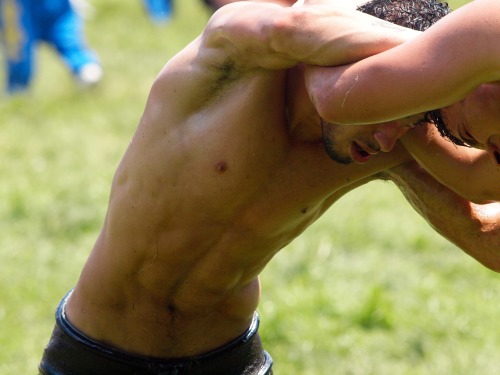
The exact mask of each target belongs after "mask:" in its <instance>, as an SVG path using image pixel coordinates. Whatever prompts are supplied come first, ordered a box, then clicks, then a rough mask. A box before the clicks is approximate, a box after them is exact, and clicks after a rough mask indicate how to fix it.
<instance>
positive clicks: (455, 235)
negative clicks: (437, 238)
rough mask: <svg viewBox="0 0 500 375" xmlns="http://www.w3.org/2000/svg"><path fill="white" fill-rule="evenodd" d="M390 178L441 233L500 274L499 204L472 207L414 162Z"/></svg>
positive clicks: (401, 168) (396, 168)
mask: <svg viewBox="0 0 500 375" xmlns="http://www.w3.org/2000/svg"><path fill="white" fill-rule="evenodd" d="M388 175H389V178H390V179H391V180H392V181H394V182H395V183H396V185H397V186H398V187H399V189H400V190H401V191H402V192H403V194H404V196H405V197H406V199H407V200H408V202H410V204H411V205H412V206H413V207H414V208H415V210H416V211H417V212H418V213H419V214H420V215H421V216H422V217H423V218H424V219H425V220H426V221H427V222H428V223H429V224H430V225H431V226H432V227H433V228H434V229H435V230H436V231H437V232H438V233H440V234H441V235H442V236H444V237H445V238H447V239H448V240H449V241H451V242H452V243H454V244H455V245H457V246H458V247H460V248H461V249H462V250H463V251H464V252H466V253H467V254H469V255H470V256H472V257H473V258H475V259H476V260H477V261H479V262H480V263H481V264H483V265H484V266H486V267H488V268H490V269H491V270H493V271H496V272H500V202H492V203H489V204H484V205H478V204H474V203H471V202H469V201H468V200H466V199H465V198H463V197H461V196H460V195H458V194H456V193H455V192H453V191H452V190H450V189H448V188H447V187H446V186H444V185H442V184H440V183H439V182H438V181H437V180H435V179H434V178H433V177H432V176H431V175H430V174H428V173H427V172H426V171H425V170H424V169H423V168H422V167H421V166H419V165H418V163H416V162H414V161H413V162H409V163H406V164H403V165H401V166H398V167H395V168H393V169H391V170H390V171H388Z"/></svg>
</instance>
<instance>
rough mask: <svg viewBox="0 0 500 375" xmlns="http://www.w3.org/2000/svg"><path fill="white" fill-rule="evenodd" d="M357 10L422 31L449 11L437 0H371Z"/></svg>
mask: <svg viewBox="0 0 500 375" xmlns="http://www.w3.org/2000/svg"><path fill="white" fill-rule="evenodd" d="M358 10H359V11H361V12H363V13H367V14H369V15H372V16H374V17H377V18H381V19H383V20H385V21H389V22H391V23H394V24H396V25H399V26H403V27H407V28H410V29H413V30H418V31H424V30H426V29H428V28H429V27H430V26H431V25H433V24H434V23H436V22H437V21H438V20H440V19H441V18H443V17H444V16H446V15H447V14H448V13H450V12H451V9H450V7H449V6H448V3H445V2H443V3H441V2H439V1H437V0H372V1H370V2H368V3H366V4H363V5H361V6H359V7H358Z"/></svg>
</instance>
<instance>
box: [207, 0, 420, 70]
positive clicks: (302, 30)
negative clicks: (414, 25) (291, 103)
mask: <svg viewBox="0 0 500 375" xmlns="http://www.w3.org/2000/svg"><path fill="white" fill-rule="evenodd" d="M413 36H415V32H414V31H411V30H407V29H405V28H402V27H398V26H395V25H393V24H391V23H389V22H385V21H382V20H379V19H377V18H375V17H371V16H369V15H366V14H363V13H360V12H357V11H356V10H354V9H348V8H347V7H345V6H336V7H335V6H332V5H330V4H320V5H317V4H312V5H303V6H293V7H282V6H279V5H276V4H272V3H260V2H259V3H252V2H236V3H232V4H229V5H226V6H225V7H223V8H221V9H219V10H218V11H217V12H216V13H215V14H214V15H213V16H212V18H211V19H210V21H209V23H208V24H207V27H206V29H205V31H204V33H203V36H202V40H203V41H204V45H205V46H206V47H209V48H214V49H218V50H226V53H227V54H229V55H230V56H233V57H234V59H237V60H238V62H240V61H243V62H244V63H245V64H246V66H247V67H252V66H254V67H261V68H265V69H286V68H288V67H291V66H293V65H295V64H297V63H299V62H303V63H308V64H314V65H323V66H326V65H338V64H345V63H349V62H353V61H357V60H359V59H361V58H364V57H366V56H370V55H373V54H375V53H378V52H381V51H383V50H386V49H388V48H391V47H393V46H395V45H398V44H401V43H402V42H404V41H406V40H408V39H409V38H411V37H413Z"/></svg>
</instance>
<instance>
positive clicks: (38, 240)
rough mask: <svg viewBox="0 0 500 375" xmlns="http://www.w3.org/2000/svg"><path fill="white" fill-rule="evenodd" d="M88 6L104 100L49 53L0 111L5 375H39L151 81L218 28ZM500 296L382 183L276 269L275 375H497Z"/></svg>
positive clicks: (183, 5) (298, 244)
mask: <svg viewBox="0 0 500 375" xmlns="http://www.w3.org/2000/svg"><path fill="white" fill-rule="evenodd" d="M92 3H93V4H94V5H95V6H96V10H97V13H96V15H95V16H94V17H93V18H92V19H90V20H89V21H88V22H87V34H88V37H89V40H90V42H91V44H92V46H93V47H94V48H96V49H97V50H98V51H99V54H100V55H101V58H102V61H103V64H104V68H105V74H106V77H105V81H104V82H103V84H102V86H100V87H98V88H97V89H95V90H92V91H90V92H82V91H80V90H78V89H77V88H76V87H75V85H74V83H73V82H72V80H71V79H70V77H69V76H68V74H67V72H66V71H65V70H64V68H63V67H62V66H61V63H60V61H59V60H58V59H57V58H56V57H55V56H54V55H53V53H52V51H49V50H48V49H46V48H41V49H40V53H39V61H38V74H37V77H36V81H35V83H34V85H33V90H32V93H31V94H30V95H28V96H24V97H19V98H6V97H1V98H0V160H1V162H0V180H1V181H2V182H1V183H0V223H1V230H2V232H1V233H2V235H1V236H0V348H2V349H1V351H0V374H2V375H19V374H34V373H36V370H35V369H36V366H37V364H38V361H39V359H40V356H41V354H42V351H43V347H44V345H45V344H46V342H47V340H48V338H49V335H50V331H51V329H52V327H53V324H54V318H53V315H54V309H55V307H56V305H57V303H58V301H59V299H60V298H61V297H62V296H63V294H64V293H65V292H66V291H67V290H68V289H69V288H71V287H72V286H73V285H74V283H75V281H76V280H77V278H78V275H79V272H80V269H81V267H82V265H83V263H84V261H85V259H86V257H87V256H88V253H89V249H90V248H91V246H92V244H93V242H94V240H95V238H96V235H97V233H98V231H99V229H100V225H101V223H102V219H103V216H104V214H105V209H106V203H107V198H108V191H109V186H110V181H111V178H112V175H113V173H114V170H115V168H116V165H117V163H118V161H119V160H120V158H121V155H122V153H123V151H124V150H125V147H126V146H127V144H128V142H129V140H130V137H131V135H132V133H133V132H134V130H135V127H136V124H137V122H138V120H139V118H140V116H141V113H142V110H143V107H144V104H145V101H146V97H147V93H148V90H149V87H150V85H151V82H152V80H153V79H154V77H155V75H156V74H157V72H158V71H159V69H160V68H161V66H162V65H163V64H164V63H165V62H166V61H167V60H168V58H169V57H170V56H172V55H173V54H174V53H175V52H176V51H178V50H179V49H180V48H182V46H183V45H185V44H186V43H187V42H188V41H190V40H191V39H192V38H193V37H194V36H195V35H196V34H197V33H198V32H199V31H200V30H201V29H202V27H203V23H204V22H205V20H206V18H207V13H206V12H205V10H204V9H203V8H202V7H201V5H200V4H201V1H197V0H182V1H177V18H176V19H175V20H174V21H173V22H172V24H170V25H169V26H167V27H155V26H153V25H152V24H150V23H149V21H148V20H147V19H146V17H144V15H143V14H142V10H141V8H140V3H139V1H138V0H137V1H126V2H124V1H119V0H94V1H93V2H92ZM451 4H452V5H453V4H456V2H451ZM499 281H500V280H499V276H498V275H497V274H495V273H493V272H491V271H488V270H486V269H485V268H484V267H482V266H480V265H479V264H478V263H476V262H475V261H474V260H472V259H470V258H469V257H468V256H466V255H464V254H463V253H462V252H460V251H459V250H458V249H457V248H455V247H454V246H452V245H450V244H449V243H448V242H447V241H445V240H443V239H442V238H440V237H439V236H438V235H437V234H435V233H434V232H433V231H432V230H431V229H430V228H429V227H428V225H427V224H426V223H425V222H424V221H423V220H422V219H421V218H420V217H419V216H417V215H416V214H415V213H414V212H413V211H412V209H411V208H410V206H409V205H408V204H407V203H406V202H405V201H404V199H403V198H402V196H401V194H400V193H399V191H398V190H397V189H396V188H395V187H394V186H392V185H391V184H389V183H381V182H377V183H371V184H369V185H368V186H365V187H362V188H360V189H358V190H357V191H354V192H352V193H351V194H349V195H348V196H346V197H345V198H344V199H342V200H341V201H340V202H338V204H336V205H335V206H334V207H333V208H332V209H331V210H330V211H329V212H328V213H327V214H326V215H325V216H324V217H323V218H322V219H321V220H320V221H318V222H317V223H316V224H315V225H313V226H312V227H311V228H310V229H309V230H308V231H306V232H305V233H304V235H303V236H301V237H300V238H298V239H297V240H296V241H295V242H293V243H292V244H291V245H290V246H289V247H288V248H286V249H285V250H283V252H282V253H281V254H279V255H278V256H277V257H276V258H275V259H274V260H273V261H272V262H271V263H270V265H269V267H268V268H267V269H266V270H265V272H264V273H263V275H262V282H263V295H262V302H261V305H260V308H259V311H260V313H261V316H262V329H261V333H262V336H263V339H264V342H265V345H266V347H267V348H268V349H269V351H270V352H271V354H272V355H273V357H274V360H275V368H276V373H277V374H278V375H294V374H305V375H309V374H311V375H323V374H324V375H327V374H328V375H330V374H342V375H347V374H352V375H356V374H360V375H369V374H376V375H381V374H404V375H429V374H432V375H475V374H481V375H495V374H498V373H499V369H500V359H499V358H498V355H499V353H500V321H499V319H498V316H499V308H498V301H499V300H500V283H499Z"/></svg>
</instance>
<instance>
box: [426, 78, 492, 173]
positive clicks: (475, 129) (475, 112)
mask: <svg viewBox="0 0 500 375" xmlns="http://www.w3.org/2000/svg"><path fill="white" fill-rule="evenodd" d="M433 112H434V118H433V122H434V124H435V125H436V127H437V128H438V130H439V132H440V133H441V135H442V136H444V137H445V138H448V139H449V140H450V141H451V142H453V143H454V144H456V145H458V146H466V147H474V148H479V149H483V150H486V151H487V152H488V155H489V156H490V158H491V160H492V162H493V163H494V164H495V165H497V166H500V84H496V83H491V84H484V85H481V86H479V87H478V88H477V89H476V90H474V91H473V92H472V93H471V94H470V95H468V96H467V97H466V98H465V99H464V100H462V101H461V102H459V103H456V104H453V105H451V106H449V107H446V108H443V109H441V110H437V111H433Z"/></svg>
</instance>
